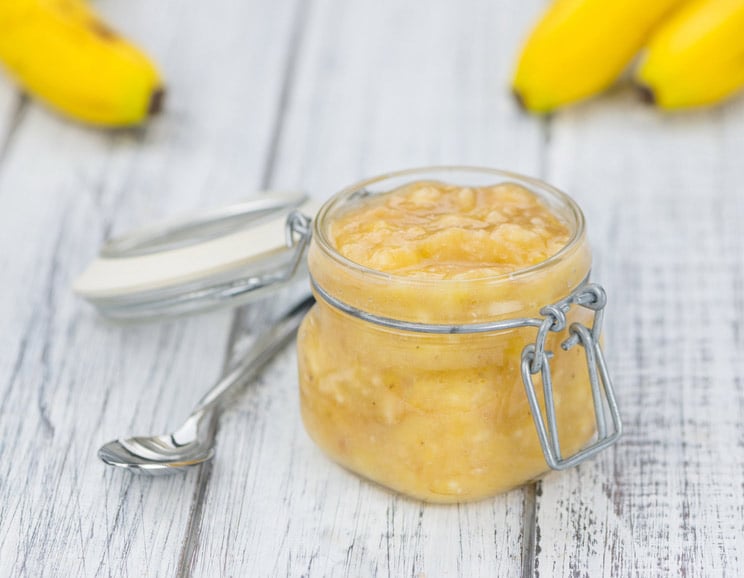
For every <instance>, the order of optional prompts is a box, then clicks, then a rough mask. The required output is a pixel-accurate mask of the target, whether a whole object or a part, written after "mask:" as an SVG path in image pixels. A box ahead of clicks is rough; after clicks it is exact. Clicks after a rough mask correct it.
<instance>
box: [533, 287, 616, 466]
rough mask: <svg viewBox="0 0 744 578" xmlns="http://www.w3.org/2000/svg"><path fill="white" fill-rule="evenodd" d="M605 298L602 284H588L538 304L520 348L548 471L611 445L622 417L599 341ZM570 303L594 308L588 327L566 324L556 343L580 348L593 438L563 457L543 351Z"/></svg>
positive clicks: (562, 322) (546, 356)
mask: <svg viewBox="0 0 744 578" xmlns="http://www.w3.org/2000/svg"><path fill="white" fill-rule="evenodd" d="M606 302H607V296H606V294H605V291H604V289H603V288H602V287H601V286H599V285H596V284H589V285H585V286H584V287H582V288H581V289H580V290H579V291H577V292H576V293H574V294H572V295H571V296H569V297H568V298H566V299H565V300H563V301H561V302H559V303H556V304H555V305H550V306H548V307H545V308H543V309H542V310H541V311H540V314H541V315H543V322H542V324H541V325H540V327H539V328H538V332H537V337H536V339H535V343H531V344H530V345H527V346H526V347H525V348H524V350H523V351H522V381H523V382H524V388H525V392H526V394H527V399H528V401H529V404H530V411H531V412H532V418H533V419H534V421H535V428H536V429H537V435H538V438H539V440H540V446H541V447H542V451H543V454H544V455H545V461H546V462H547V464H548V466H550V468H551V469H554V470H565V469H567V468H570V467H573V466H575V465H577V464H580V463H581V462H583V461H585V460H588V459H589V458H591V457H594V456H595V455H596V454H598V453H599V452H601V451H602V450H604V449H605V448H607V447H609V446H611V445H612V444H614V443H615V442H616V441H617V440H618V438H619V437H620V435H621V434H622V421H621V420H620V412H619V410H618V406H617V401H616V399H615V391H614V389H613V386H612V380H611V379H610V376H609V373H608V371H607V364H606V362H605V358H604V354H603V353H602V348H601V346H600V335H601V332H602V320H603V317H604V306H605V304H606ZM572 305H577V306H580V307H584V308H586V309H591V310H593V311H594V321H593V323H592V327H591V329H589V328H587V327H586V326H584V325H582V324H581V323H573V324H572V325H571V327H570V328H569V332H570V336H569V337H568V338H567V339H566V340H565V341H564V342H563V343H561V348H562V349H563V350H564V351H568V350H569V349H571V348H572V347H574V346H576V345H580V346H581V347H583V348H584V351H585V353H586V361H587V366H588V372H589V382H590V384H591V389H592V398H593V401H594V416H595V422H596V426H597V438H596V440H595V441H594V442H593V443H592V444H590V445H589V446H587V447H585V448H583V449H582V450H580V451H578V452H576V453H575V454H573V455H571V456H567V457H563V456H562V454H561V444H560V440H559V435H558V421H557V419H556V409H555V400H554V392H553V382H552V378H551V374H550V359H551V357H553V354H552V353H551V352H547V351H545V340H546V338H547V336H548V333H550V332H559V331H563V330H564V329H565V327H566V313H567V312H568V310H569V309H570V308H571V306H572ZM537 373H540V374H541V375H542V389H543V398H544V405H545V413H544V414H543V412H542V409H541V407H540V402H539V400H538V396H537V390H536V388H535V383H534V380H533V377H532V376H533V375H536V374H537ZM608 414H609V415H608ZM608 417H609V420H610V421H611V422H612V427H611V428H610V429H608V425H607V420H608Z"/></svg>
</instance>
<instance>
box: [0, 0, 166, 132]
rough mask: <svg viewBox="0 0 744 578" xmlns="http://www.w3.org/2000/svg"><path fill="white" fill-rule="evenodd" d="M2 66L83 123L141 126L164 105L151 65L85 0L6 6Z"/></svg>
mask: <svg viewBox="0 0 744 578" xmlns="http://www.w3.org/2000/svg"><path fill="white" fill-rule="evenodd" d="M0 62H2V63H3V64H4V65H5V68H6V70H7V71H8V72H9V74H10V75H11V76H12V77H14V78H15V79H16V80H17V81H18V83H19V84H20V85H21V86H22V87H23V88H24V89H25V90H27V91H28V92H29V93H30V94H32V95H34V96H36V97H38V98H39V99H40V100H42V101H44V102H45V103H46V104H48V105H49V106H51V107H52V108H54V109H56V110H58V111H60V112H62V113H65V114H67V115H69V116H71V117H73V118H75V119H77V120H80V121H83V122H88V123H92V124H97V125H102V126H130V125H136V124H139V123H141V122H142V121H144V120H145V119H147V117H148V116H150V115H151V114H153V113H155V112H157V111H158V110H159V108H160V106H161V104H162V98H163V94H164V92H163V86H162V81H161V79H160V75H159V74H158V71H157V70H156V68H155V66H154V65H153V64H152V62H151V61H150V60H149V59H148V58H147V56H145V54H143V53H142V52H141V51H140V50H138V49H137V48H136V47H134V46H133V45H131V44H130V43H129V42H127V41H126V40H124V39H123V38H122V37H120V36H119V35H118V34H117V33H116V32H114V31H113V30H111V29H110V28H109V27H108V26H107V25H106V24H104V23H103V22H102V21H101V20H100V19H99V18H98V16H97V15H96V14H95V13H94V12H93V11H92V10H91V9H90V8H89V7H88V6H87V4H85V3H84V2H83V0H0Z"/></svg>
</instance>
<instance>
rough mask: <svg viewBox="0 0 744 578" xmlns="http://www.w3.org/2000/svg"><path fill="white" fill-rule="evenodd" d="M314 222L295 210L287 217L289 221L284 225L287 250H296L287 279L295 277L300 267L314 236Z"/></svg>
mask: <svg viewBox="0 0 744 578" xmlns="http://www.w3.org/2000/svg"><path fill="white" fill-rule="evenodd" d="M312 222H313V220H312V219H311V218H310V217H308V216H307V215H306V214H304V213H303V212H302V211H299V210H294V211H292V212H291V213H290V214H289V215H287V221H286V223H285V225H284V239H285V242H286V244H287V248H288V249H294V255H293V256H292V261H291V262H290V266H289V270H288V273H287V278H290V277H292V276H294V274H295V272H296V271H297V268H298V267H299V266H300V261H302V257H303V255H304V254H305V249H306V248H307V245H308V243H309V242H310V238H311V237H312V236H313V227H312Z"/></svg>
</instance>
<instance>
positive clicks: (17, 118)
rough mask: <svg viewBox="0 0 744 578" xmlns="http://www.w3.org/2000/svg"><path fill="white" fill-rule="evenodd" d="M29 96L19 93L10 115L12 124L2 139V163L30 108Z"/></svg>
mask: <svg viewBox="0 0 744 578" xmlns="http://www.w3.org/2000/svg"><path fill="white" fill-rule="evenodd" d="M28 104H29V98H28V96H26V95H25V94H23V93H22V92H19V93H18V98H17V100H16V105H15V108H14V109H13V112H12V113H11V115H10V124H9V125H8V131H7V132H6V133H5V137H4V138H3V139H2V141H0V165H2V162H3V161H4V160H5V157H6V156H7V155H8V152H9V151H10V148H11V146H12V145H13V141H14V140H15V136H16V135H17V134H18V128H19V127H20V126H21V124H22V123H23V119H24V118H25V117H26V115H25V112H26V109H27V108H28Z"/></svg>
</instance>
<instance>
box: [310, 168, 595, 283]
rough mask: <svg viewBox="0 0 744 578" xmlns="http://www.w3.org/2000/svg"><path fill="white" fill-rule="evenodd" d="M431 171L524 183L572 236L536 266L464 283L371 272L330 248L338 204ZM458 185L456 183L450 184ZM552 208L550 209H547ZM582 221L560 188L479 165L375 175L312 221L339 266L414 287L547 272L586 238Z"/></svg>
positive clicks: (325, 206)
mask: <svg viewBox="0 0 744 578" xmlns="http://www.w3.org/2000/svg"><path fill="white" fill-rule="evenodd" d="M434 172H441V173H456V172H461V173H474V174H481V175H493V176H494V177H501V178H503V179H504V180H507V179H508V180H509V181H513V182H515V183H517V184H524V185H528V188H529V189H530V191H531V192H533V193H535V194H537V195H538V196H539V197H540V198H541V199H543V200H544V199H545V198H546V197H547V198H548V199H550V200H553V201H557V202H558V203H559V204H560V206H561V208H562V209H564V210H565V211H566V212H567V214H568V215H569V216H570V217H571V218H572V219H573V222H571V223H568V225H569V226H570V227H571V236H570V237H569V239H568V241H567V242H566V244H565V245H563V247H561V248H560V250H558V251H556V252H555V253H553V254H552V255H550V256H549V257H548V258H547V259H544V260H543V261H540V262H539V263H535V264H534V265H530V266H528V267H522V268H520V269H515V270H514V271H510V272H508V273H501V274H498V275H488V276H483V277H474V278H469V279H467V280H463V279H427V278H425V277H424V278H420V277H418V278H416V279H415V280H414V279H412V278H411V277H406V276H403V275H395V274H392V273H387V272H384V271H380V270H378V269H372V268H371V267H367V266H365V265H362V264H360V263H357V262H355V261H352V260H351V259H349V258H347V257H344V256H343V255H342V254H341V253H339V252H338V250H337V249H336V247H335V246H334V245H333V243H332V242H331V240H330V239H329V238H328V236H327V235H326V232H325V224H326V221H327V219H328V218H329V217H330V215H331V214H332V213H333V211H334V209H336V208H338V206H339V205H341V204H342V203H344V202H345V201H348V200H349V199H350V198H352V197H353V196H354V195H355V194H359V192H360V191H363V190H364V189H365V188H366V187H368V186H370V185H374V184H379V183H382V182H385V181H387V180H393V179H397V178H403V177H409V176H412V177H415V176H416V175H420V176H422V177H423V176H425V175H426V174H429V173H434ZM453 184H457V183H453ZM549 208H551V209H552V207H549ZM585 229H586V225H585V218H584V213H583V211H582V210H581V207H579V205H578V204H577V203H576V201H575V200H574V199H573V198H572V197H571V196H570V195H568V194H567V193H564V192H563V191H561V190H560V189H558V188H556V187H554V186H553V185H551V184H549V183H546V182H545V181H542V180H540V179H537V178H534V177H529V176H527V175H522V174H519V173H515V172H511V171H505V170H501V169H492V168H487V167H478V166H469V165H432V166H427V167H416V168H411V169H404V170H401V171H393V172H390V173H384V174H382V175H378V176H375V177H371V178H368V179H365V180H363V181H359V182H356V183H354V184H352V185H350V186H348V187H345V188H343V189H341V190H340V191H339V192H337V193H336V194H334V195H333V196H331V198H330V199H328V200H327V201H326V202H325V203H324V204H323V205H322V206H321V208H320V210H319V211H318V214H317V215H316V217H315V219H313V241H314V242H315V243H316V244H317V245H319V246H320V248H321V249H322V250H323V252H324V253H325V254H326V255H327V256H328V257H330V258H331V259H333V260H334V261H336V262H337V263H338V264H340V265H342V266H344V267H347V268H349V269H351V270H354V271H355V272H357V273H361V274H363V275H365V276H370V277H373V278H376V279H378V280H381V281H388V282H389V281H400V282H408V283H410V282H412V281H415V283H417V284H422V285H426V284H428V283H432V284H437V285H439V284H446V283H460V284H461V283H463V282H464V281H465V282H481V283H482V282H488V283H498V282H511V281H515V280H518V279H522V278H524V277H526V276H529V275H531V274H533V273H537V272H539V271H542V270H544V269H547V268H548V267H550V266H551V265H553V264H554V263H557V262H559V261H560V260H561V259H562V258H563V257H564V256H565V255H567V254H569V253H570V252H571V251H572V250H573V249H574V248H575V247H576V246H577V245H578V244H579V243H580V242H581V241H582V240H583V238H584V235H585Z"/></svg>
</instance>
